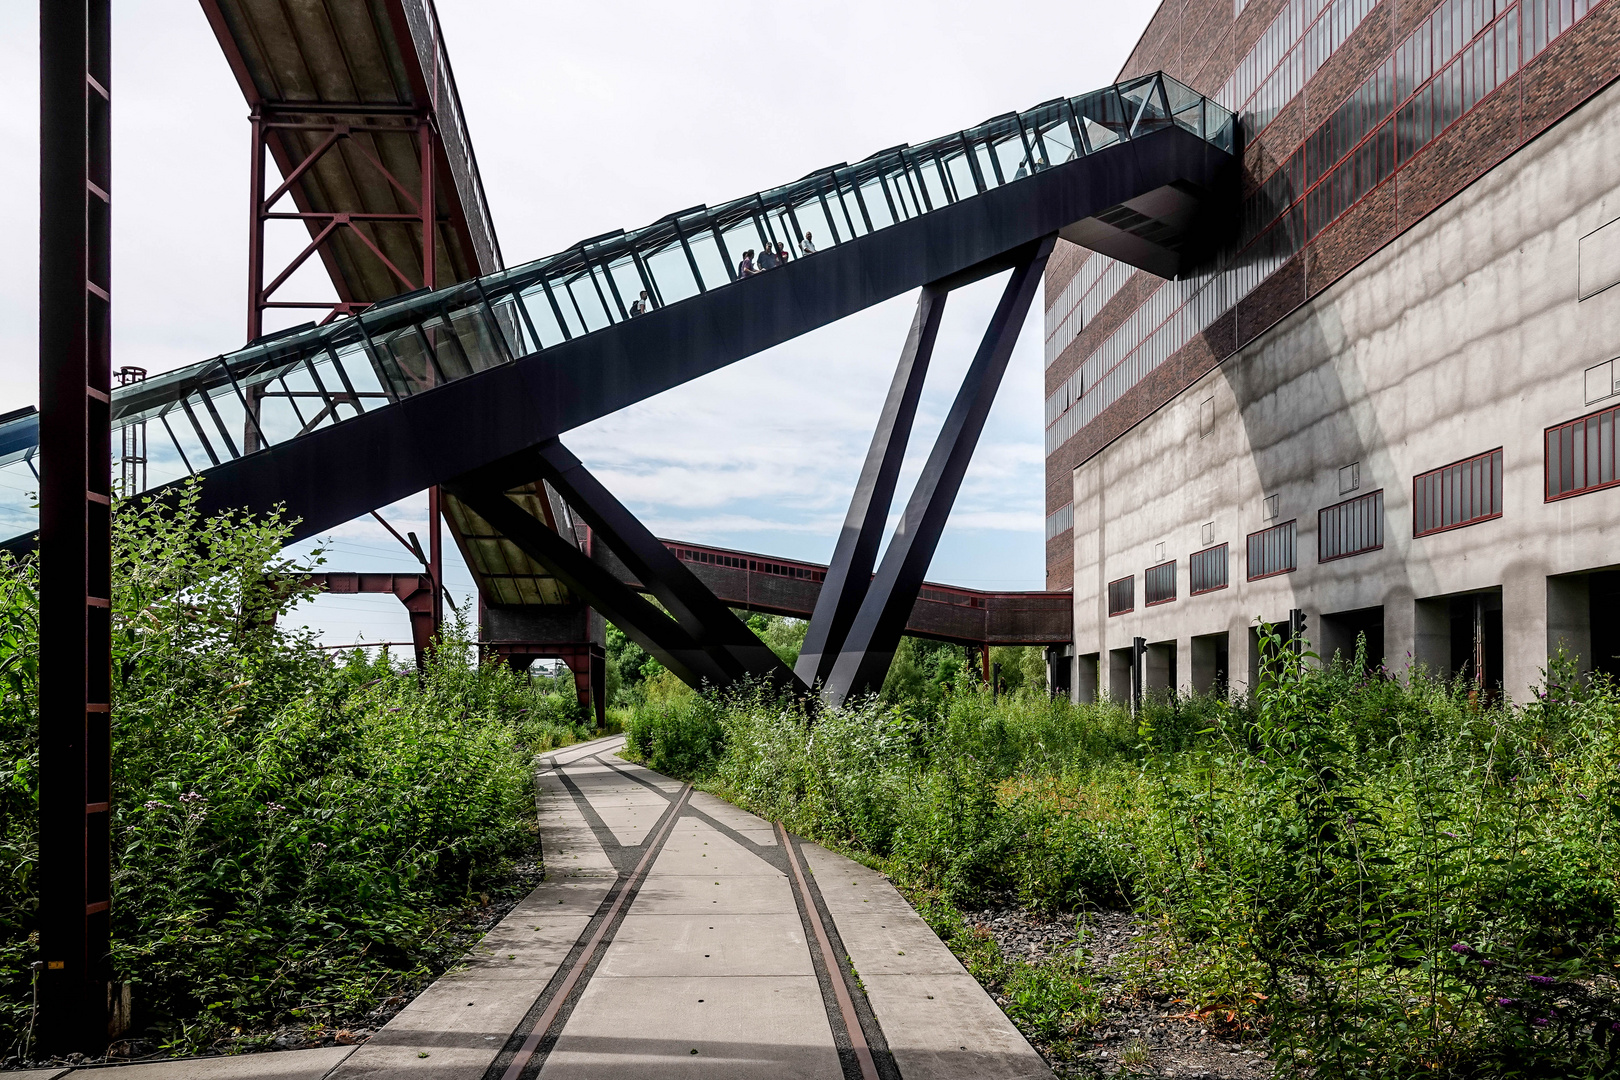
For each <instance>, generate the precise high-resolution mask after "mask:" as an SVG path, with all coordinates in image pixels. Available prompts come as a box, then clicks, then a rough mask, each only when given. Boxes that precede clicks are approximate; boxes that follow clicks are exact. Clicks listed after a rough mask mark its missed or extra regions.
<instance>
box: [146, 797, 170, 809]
mask: <svg viewBox="0 0 1620 1080" xmlns="http://www.w3.org/2000/svg"><path fill="white" fill-rule="evenodd" d="M146 808H147V809H148V810H167V809H168V808H169V804H168V803H166V802H159V801H158V800H157V799H147V800H146Z"/></svg>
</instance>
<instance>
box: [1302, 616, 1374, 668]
mask: <svg viewBox="0 0 1620 1080" xmlns="http://www.w3.org/2000/svg"><path fill="white" fill-rule="evenodd" d="M1321 627H1322V628H1321V630H1320V631H1318V640H1317V641H1316V642H1314V645H1315V647H1316V653H1317V655H1318V656H1320V657H1321V658H1322V660H1323V662H1324V663H1328V662H1331V661H1332V660H1333V658H1334V657H1335V656H1338V657H1340V658H1341V659H1342V660H1343V661H1344V662H1345V663H1347V664H1348V663H1351V662H1352V661H1354V660H1355V658H1356V647H1357V645H1358V643H1359V642H1360V641H1362V640H1365V642H1366V650H1365V654H1364V659H1363V663H1362V670H1363V671H1366V672H1367V673H1369V674H1370V673H1372V672H1375V671H1377V670H1379V669H1380V668H1382V667H1383V666H1384V609H1383V607H1382V606H1380V607H1370V608H1357V609H1356V610H1354V611H1336V612H1332V613H1324V614H1323V615H1322V621H1321Z"/></svg>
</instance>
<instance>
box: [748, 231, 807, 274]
mask: <svg viewBox="0 0 1620 1080" xmlns="http://www.w3.org/2000/svg"><path fill="white" fill-rule="evenodd" d="M815 253H816V242H815V240H813V239H812V238H811V234H810V233H808V232H807V233H805V234H804V239H803V240H800V241H799V257H800V258H801V259H802V258H804V256H806V255H814V254H815ZM790 257H791V256H789V255H788V249H787V245H786V244H784V243H782V242H781V241H780V240H778V241H777V242H776V248H775V250H772V249H771V245H769V244H766V245H765V247H764V249H763V250H761V251H760V253H759V257H758V258H757V259H756V258H755V257H754V249H753V248H749V249H748V250H747V251H745V252H743V253H742V261H741V262H739V263H738V264H737V276H738V277H739V278H745V277H752V276H753V275H755V274H761V273H764V272H765V271H766V270H775V269H776V268H777V267H778V266H786V265H787V264H788V259H789V258H790Z"/></svg>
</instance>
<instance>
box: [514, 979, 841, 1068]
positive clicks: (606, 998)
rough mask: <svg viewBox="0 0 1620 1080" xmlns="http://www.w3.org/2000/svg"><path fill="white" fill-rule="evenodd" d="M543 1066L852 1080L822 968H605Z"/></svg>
mask: <svg viewBox="0 0 1620 1080" xmlns="http://www.w3.org/2000/svg"><path fill="white" fill-rule="evenodd" d="M693 1051H696V1053H693ZM540 1076H541V1080H609V1078H611V1080H635V1078H641V1077H645V1078H647V1080H654V1078H656V1080H680V1078H683V1077H703V1078H704V1080H713V1078H729V1077H736V1078H738V1080H759V1078H761V1077H768V1078H770V1080H800V1078H803V1080H842V1077H843V1071H842V1069H841V1067H840V1066H839V1063H838V1051H837V1047H836V1046H835V1044H834V1043H833V1037H832V1028H831V1026H830V1025H829V1024H828V1022H827V1013H826V1009H825V1008H824V1007H823V1004H822V1000H821V988H820V986H819V985H818V984H817V983H816V980H815V978H814V977H812V976H798V977H782V976H772V977H764V978H735V977H733V978H701V977H690V978H595V979H592V980H591V983H590V985H589V986H587V987H586V988H585V993H584V994H583V995H581V997H580V999H579V1004H578V1006H577V1007H576V1008H575V1009H574V1013H573V1015H572V1016H571V1017H570V1018H569V1020H568V1025H567V1026H566V1027H565V1028H564V1029H563V1032H562V1035H561V1036H560V1037H559V1038H558V1040H557V1045H556V1048H555V1049H553V1050H552V1052H551V1055H550V1056H549V1057H548V1058H547V1059H546V1064H545V1067H544V1068H543V1069H541V1071H540Z"/></svg>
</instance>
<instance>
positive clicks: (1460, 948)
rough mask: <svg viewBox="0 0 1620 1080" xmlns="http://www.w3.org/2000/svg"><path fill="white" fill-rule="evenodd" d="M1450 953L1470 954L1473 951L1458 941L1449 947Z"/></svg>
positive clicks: (1470, 947)
mask: <svg viewBox="0 0 1620 1080" xmlns="http://www.w3.org/2000/svg"><path fill="white" fill-rule="evenodd" d="M1451 951H1452V952H1454V953H1471V952H1473V951H1474V947H1473V946H1472V945H1469V944H1466V943H1465V942H1461V941H1459V942H1457V943H1456V944H1455V945H1453V946H1452V947H1451Z"/></svg>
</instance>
